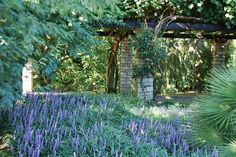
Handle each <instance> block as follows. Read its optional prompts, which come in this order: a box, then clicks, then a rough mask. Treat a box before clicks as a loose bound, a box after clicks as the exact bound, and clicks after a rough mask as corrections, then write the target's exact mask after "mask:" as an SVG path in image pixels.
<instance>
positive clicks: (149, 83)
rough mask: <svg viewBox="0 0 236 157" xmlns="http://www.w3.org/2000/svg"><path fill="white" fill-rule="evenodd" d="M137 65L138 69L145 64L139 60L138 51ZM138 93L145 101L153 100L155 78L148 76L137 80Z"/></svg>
mask: <svg viewBox="0 0 236 157" xmlns="http://www.w3.org/2000/svg"><path fill="white" fill-rule="evenodd" d="M136 64H137V65H138V67H140V66H142V64H143V62H142V60H141V59H140V58H139V52H138V51H137V55H136ZM136 93H137V96H138V97H139V98H141V99H144V100H153V93H154V88H153V76H152V74H150V73H149V74H148V75H146V76H144V77H138V78H137V80H136Z"/></svg>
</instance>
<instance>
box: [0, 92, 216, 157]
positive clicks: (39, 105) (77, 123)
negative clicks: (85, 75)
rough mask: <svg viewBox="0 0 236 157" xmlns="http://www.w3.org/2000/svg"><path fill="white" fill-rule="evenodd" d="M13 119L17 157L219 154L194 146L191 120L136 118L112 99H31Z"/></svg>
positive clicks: (37, 96)
mask: <svg viewBox="0 0 236 157" xmlns="http://www.w3.org/2000/svg"><path fill="white" fill-rule="evenodd" d="M2 112H3V111H0V113H2ZM1 115H2V114H1ZM8 118H9V121H10V122H11V125H12V127H13V128H14V133H13V142H12V144H11V152H12V154H13V156H18V157H25V156H29V157H41V156H49V157H59V156H61V157H69V156H72V157H80V156H97V157H108V156H109V157H110V156H111V157H122V156H127V157H132V156H135V157H136V156H140V157H145V156H147V157H150V156H151V157H159V156H161V157H168V156H173V157H187V156H196V157H197V156H204V157H206V156H209V157H210V156H211V157H216V156H217V155H218V153H217V150H216V149H211V148H210V147H209V148H205V149H200V148H197V147H196V146H195V144H194V141H193V140H192V135H191V125H190V124H189V122H188V121H185V120H180V119H179V118H178V117H175V118H173V119H164V118H160V119H158V120H153V119H148V118H144V117H140V116H137V115H133V114H132V113H130V112H129V111H128V110H126V108H125V106H124V105H123V104H122V103H121V102H119V101H114V99H113V98H112V97H97V96H88V95H70V94H55V93H54V94H53V93H49V94H30V95H28V96H27V99H26V101H24V102H17V103H16V104H15V105H14V107H13V108H12V110H11V111H10V112H9V113H8Z"/></svg>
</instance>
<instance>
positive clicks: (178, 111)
mask: <svg viewBox="0 0 236 157" xmlns="http://www.w3.org/2000/svg"><path fill="white" fill-rule="evenodd" d="M129 110H130V112H131V113H132V114H134V115H137V116H144V117H149V118H173V117H181V118H184V117H188V115H189V113H190V112H191V109H187V108H179V107H175V106H173V107H169V108H167V107H163V106H161V107H158V106H151V107H144V106H143V107H131V108H130V109H129Z"/></svg>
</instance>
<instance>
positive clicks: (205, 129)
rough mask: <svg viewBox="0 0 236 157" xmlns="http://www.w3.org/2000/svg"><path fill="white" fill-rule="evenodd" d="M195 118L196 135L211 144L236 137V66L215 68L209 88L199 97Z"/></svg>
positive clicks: (210, 78)
mask: <svg viewBox="0 0 236 157" xmlns="http://www.w3.org/2000/svg"><path fill="white" fill-rule="evenodd" d="M194 118H195V119H196V121H197V122H196V126H195V135H197V137H199V138H200V139H204V140H206V141H207V142H209V143H210V144H213V145H221V144H222V143H223V142H228V140H230V139H233V138H234V137H235V135H236V134H235V133H236V129H235V124H236V68H229V69H226V68H220V69H217V70H214V71H212V73H211V74H210V77H209V79H208V91H207V92H206V93H205V94H204V95H202V96H200V97H199V100H198V102H197V107H196V110H195V115H194ZM208 133H209V134H208ZM211 134H212V136H211ZM213 134H214V135H215V136H213Z"/></svg>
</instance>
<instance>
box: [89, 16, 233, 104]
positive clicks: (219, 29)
mask: <svg viewBox="0 0 236 157" xmlns="http://www.w3.org/2000/svg"><path fill="white" fill-rule="evenodd" d="M145 24H146V25H147V26H148V27H150V28H153V29H155V27H156V26H157V25H158V24H159V21H154V20H150V21H148V22H146V23H145ZM92 25H93V27H96V28H103V30H102V31H101V30H98V31H97V34H98V35H99V36H116V35H117V33H116V32H117V31H119V30H126V31H127V32H128V35H129V34H132V33H134V32H135V31H139V30H140V28H141V25H142V24H141V23H140V22H139V21H138V20H128V19H126V20H123V23H122V24H107V23H104V24H99V25H98V24H96V23H92ZM159 27H160V29H161V30H162V31H163V34H162V37H163V38H193V39H210V40H211V43H212V46H211V52H212V56H213V61H212V65H213V67H218V66H221V65H223V64H224V63H225V43H226V42H227V40H228V39H236V27H233V28H227V27H226V26H225V25H224V24H208V23H204V22H203V20H202V19H200V18H195V17H183V16H178V17H175V20H173V21H171V22H165V23H162V24H161V25H159ZM129 44H130V41H129V40H128V38H127V36H126V38H122V50H121V54H120V86H119V87H120V92H121V93H130V92H131V82H132V57H133V56H132V52H131V49H130V47H129ZM136 60H137V63H138V64H140V62H141V61H140V59H139V58H137V59H136ZM153 91H154V90H153V77H152V76H151V75H148V76H146V77H143V78H142V80H141V79H139V78H138V79H137V81H136V93H137V95H138V96H139V97H141V98H143V99H146V100H148V99H153Z"/></svg>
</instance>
